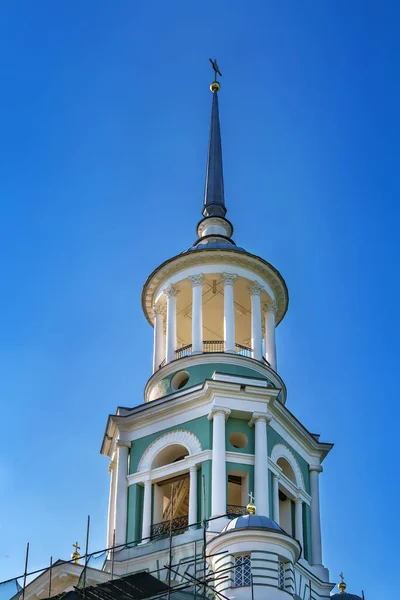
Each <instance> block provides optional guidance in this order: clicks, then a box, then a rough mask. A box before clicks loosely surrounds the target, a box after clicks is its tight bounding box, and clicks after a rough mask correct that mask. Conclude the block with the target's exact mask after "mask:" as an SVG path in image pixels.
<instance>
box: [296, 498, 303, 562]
mask: <svg viewBox="0 0 400 600" xmlns="http://www.w3.org/2000/svg"><path fill="white" fill-rule="evenodd" d="M295 527H296V539H297V540H298V541H299V542H300V544H301V547H302V548H303V556H304V542H303V501H302V499H301V498H296V499H295Z"/></svg>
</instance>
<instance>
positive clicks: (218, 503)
mask: <svg viewBox="0 0 400 600" xmlns="http://www.w3.org/2000/svg"><path fill="white" fill-rule="evenodd" d="M230 413H231V411H230V409H229V408H226V407H222V406H216V405H215V406H213V407H212V409H211V411H210V413H209V415H208V419H209V420H212V421H213V452H212V475H211V489H212V494H211V517H219V516H224V515H226V510H227V485H226V482H227V469H226V450H225V439H226V420H227V419H228V417H229V415H230ZM270 419H271V417H270V415H269V413H267V412H265V413H264V412H255V413H253V416H252V418H251V420H250V422H249V425H250V426H254V428H255V432H254V433H255V455H254V495H255V499H256V506H257V514H260V515H267V516H269V515H270V514H272V519H273V520H274V521H275V522H276V523H277V524H278V525H279V523H280V515H279V479H280V475H279V469H278V472H273V473H272V510H270V506H269V479H268V468H267V461H266V457H267V456H268V438H267V431H268V427H267V425H268V423H269V421H270ZM129 448H130V444H129V443H127V442H123V441H119V442H118V443H117V456H116V461H115V462H114V463H113V468H114V469H116V471H115V472H113V471H112V473H111V492H110V509H109V534H108V537H109V540H108V541H109V544H110V545H111V543H110V542H111V540H110V537H111V539H112V535H111V529H112V526H114V528H115V543H116V545H119V544H124V543H125V542H126V526H127V514H128V484H127V475H128V457H129ZM198 467H199V465H198V464H195V465H191V466H190V467H189V515H188V525H194V524H195V523H197V521H198V506H197V496H198V494H197V479H198V474H197V471H198ZM309 472H310V492H311V494H310V495H311V506H310V509H311V552H312V555H311V563H312V564H315V565H321V564H322V548H321V522H320V503H319V473H321V472H322V467H321V466H319V465H318V466H310V467H309ZM142 484H143V487H144V497H143V520H142V538H143V539H146V538H150V534H151V522H152V509H153V502H152V496H153V493H152V486H153V482H152V481H151V479H150V478H149V474H148V473H147V474H144V480H143V482H142ZM113 489H114V492H112V490H113ZM294 502H295V537H296V539H297V540H299V542H300V543H301V544H302V546H303V547H304V540H303V535H304V532H303V500H302V498H301V497H300V495H299V496H297V497H296V498H295V499H294ZM113 511H114V518H112V513H113Z"/></svg>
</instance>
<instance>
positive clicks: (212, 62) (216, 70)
mask: <svg viewBox="0 0 400 600" xmlns="http://www.w3.org/2000/svg"><path fill="white" fill-rule="evenodd" d="M210 63H211V65H212V68H213V69H214V81H217V75H219V76H220V77H222V73H221V71H220V70H219V66H218V63H217V59H216V58H214V60H213V59H212V58H210Z"/></svg>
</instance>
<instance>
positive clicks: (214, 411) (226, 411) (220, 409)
mask: <svg viewBox="0 0 400 600" xmlns="http://www.w3.org/2000/svg"><path fill="white" fill-rule="evenodd" d="M218 414H223V415H225V420H227V418H228V417H229V415H230V414H231V409H230V408H225V406H218V405H216V404H214V405H213V406H212V407H211V410H210V412H209V414H208V420H209V421H212V420H213V418H214V416H215V415H218Z"/></svg>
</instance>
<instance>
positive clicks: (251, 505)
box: [246, 492, 256, 515]
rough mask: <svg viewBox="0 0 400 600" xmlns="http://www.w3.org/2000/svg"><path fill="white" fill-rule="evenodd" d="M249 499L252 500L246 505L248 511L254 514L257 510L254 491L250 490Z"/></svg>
mask: <svg viewBox="0 0 400 600" xmlns="http://www.w3.org/2000/svg"><path fill="white" fill-rule="evenodd" d="M249 500H250V502H249V503H248V505H247V506H246V509H247V512H248V513H249V515H254V514H255V512H256V505H255V504H254V496H253V492H250V494H249Z"/></svg>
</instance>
